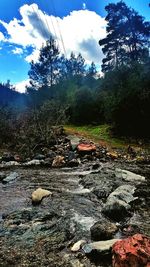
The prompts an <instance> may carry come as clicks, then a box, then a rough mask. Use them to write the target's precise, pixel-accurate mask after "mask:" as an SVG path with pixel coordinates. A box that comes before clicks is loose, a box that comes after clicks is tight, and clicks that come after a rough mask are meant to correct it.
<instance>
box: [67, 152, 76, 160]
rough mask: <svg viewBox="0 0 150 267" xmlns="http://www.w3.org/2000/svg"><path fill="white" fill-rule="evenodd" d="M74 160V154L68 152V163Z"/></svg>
mask: <svg viewBox="0 0 150 267" xmlns="http://www.w3.org/2000/svg"><path fill="white" fill-rule="evenodd" d="M75 158H76V154H75V152H74V151H69V154H68V161H71V160H73V159H75Z"/></svg>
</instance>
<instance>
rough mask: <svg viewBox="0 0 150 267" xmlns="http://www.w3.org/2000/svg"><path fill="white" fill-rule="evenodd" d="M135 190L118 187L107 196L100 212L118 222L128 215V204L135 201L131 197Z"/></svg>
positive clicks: (129, 207)
mask: <svg viewBox="0 0 150 267" xmlns="http://www.w3.org/2000/svg"><path fill="white" fill-rule="evenodd" d="M135 189H136V188H135V187H134V186H131V185H122V186H119V187H118V188H117V189H116V190H115V191H114V192H112V193H111V194H110V195H109V196H108V198H107V201H106V204H105V205H104V207H103V209H102V212H103V213H104V214H105V215H106V216H108V217H109V218H111V219H113V220H116V221H120V220H121V219H123V218H124V217H125V216H126V215H128V214H129V210H130V209H131V205H130V203H131V202H132V201H134V200H135V199H137V197H133V194H134V192H135Z"/></svg>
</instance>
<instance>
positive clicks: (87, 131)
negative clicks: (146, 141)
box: [65, 124, 126, 148]
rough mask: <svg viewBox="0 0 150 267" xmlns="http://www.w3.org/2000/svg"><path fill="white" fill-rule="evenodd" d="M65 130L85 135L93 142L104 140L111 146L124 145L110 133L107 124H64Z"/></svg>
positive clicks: (122, 141) (124, 143) (124, 144)
mask: <svg viewBox="0 0 150 267" xmlns="http://www.w3.org/2000/svg"><path fill="white" fill-rule="evenodd" d="M65 130H66V132H68V133H72V134H73V133H74V134H78V135H82V136H85V137H87V138H90V139H92V140H94V141H95V142H104V143H106V145H110V146H111V147H116V148H121V147H124V146H126V142H125V141H124V140H122V139H120V138H115V137H114V136H113V135H112V134H111V127H110V125H108V124H104V125H100V126H74V125H66V126H65Z"/></svg>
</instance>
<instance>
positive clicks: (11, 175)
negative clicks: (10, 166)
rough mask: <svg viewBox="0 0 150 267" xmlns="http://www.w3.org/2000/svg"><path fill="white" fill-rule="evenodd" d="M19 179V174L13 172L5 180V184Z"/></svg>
mask: <svg viewBox="0 0 150 267" xmlns="http://www.w3.org/2000/svg"><path fill="white" fill-rule="evenodd" d="M17 177H18V173H17V172H11V173H10V174H9V175H8V176H7V177H6V178H4V179H3V183H9V182H11V181H13V180H15V179H16V178H17Z"/></svg>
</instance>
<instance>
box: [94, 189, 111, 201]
mask: <svg viewBox="0 0 150 267" xmlns="http://www.w3.org/2000/svg"><path fill="white" fill-rule="evenodd" d="M111 190H112V187H111V186H110V188H105V187H103V188H102V187H100V186H97V187H95V188H93V190H92V193H93V194H95V195H96V196H97V198H99V199H101V198H107V197H108V195H109V194H110V193H111Z"/></svg>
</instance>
